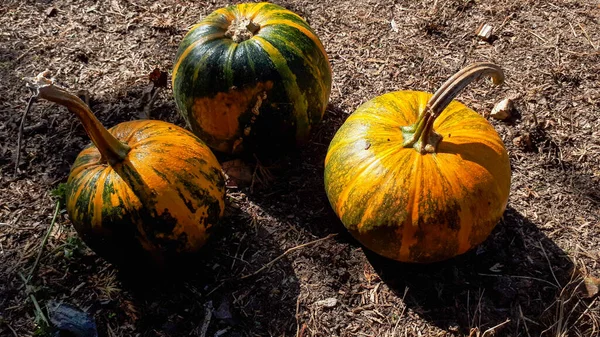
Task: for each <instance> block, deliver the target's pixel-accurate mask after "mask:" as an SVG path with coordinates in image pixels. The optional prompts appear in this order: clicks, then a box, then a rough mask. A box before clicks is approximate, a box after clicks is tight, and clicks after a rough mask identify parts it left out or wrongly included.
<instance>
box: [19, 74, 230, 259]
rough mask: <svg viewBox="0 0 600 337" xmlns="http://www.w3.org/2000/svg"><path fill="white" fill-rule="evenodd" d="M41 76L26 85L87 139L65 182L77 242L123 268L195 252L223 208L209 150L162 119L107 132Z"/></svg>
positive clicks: (221, 185) (221, 180)
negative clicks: (71, 118) (71, 119)
mask: <svg viewBox="0 0 600 337" xmlns="http://www.w3.org/2000/svg"><path fill="white" fill-rule="evenodd" d="M43 75H44V74H40V75H39V76H38V77H36V78H35V79H32V80H31V81H30V83H29V84H28V85H29V86H31V87H33V88H35V89H36V90H37V91H38V92H39V97H40V98H43V99H47V100H49V101H52V102H55V103H58V104H61V105H64V106H65V107H67V108H68V109H69V111H71V112H73V113H74V114H75V115H76V116H77V117H78V118H79V120H80V121H81V123H82V124H83V127H84V129H85V131H86V132H87V134H88V135H89V137H90V138H91V140H92V144H90V145H89V146H87V147H86V148H85V149H83V150H82V151H81V152H80V153H79V155H78V156H77V159H76V160H75V163H74V164H73V166H72V168H71V172H70V174H69V179H68V181H67V188H66V209H67V213H68V214H69V218H70V220H71V222H72V223H73V226H74V227H75V229H76V230H77V233H78V234H79V236H80V237H81V238H82V239H83V241H84V242H85V243H86V244H87V245H88V246H89V247H90V248H91V249H92V250H94V251H95V252H96V253H98V255H100V256H102V257H104V258H106V259H107V260H109V261H111V262H114V263H117V264H122V265H127V266H147V265H154V266H157V267H166V266H169V267H171V266H173V265H175V266H177V265H178V263H177V262H179V261H182V260H184V261H185V260H187V259H184V258H186V257H189V256H191V255H192V253H195V252H197V251H199V250H200V248H201V247H202V246H203V245H204V244H205V243H206V241H207V240H208V237H209V235H210V232H211V231H212V229H213V228H214V227H215V226H216V225H217V223H218V221H219V219H220V218H221V217H222V216H223V212H224V208H225V202H224V198H225V177H224V174H223V172H222V170H221V166H220V165H219V162H218V161H217V159H216V158H215V156H214V155H213V153H212V152H211V150H210V148H209V147H208V146H206V144H204V142H202V140H200V139H199V138H198V137H196V136H194V135H193V134H192V133H191V132H189V131H188V130H185V129H183V128H181V127H179V126H176V125H174V124H171V123H167V122H163V121H157V120H137V121H129V122H124V123H121V124H118V125H116V126H114V127H112V128H111V129H110V130H107V129H105V128H104V127H103V126H102V124H101V123H100V121H98V119H97V118H96V117H95V116H94V115H93V113H92V111H91V110H90V109H89V107H88V106H87V105H86V104H85V103H84V102H83V101H81V100H80V99H79V98H78V97H76V96H74V95H72V94H70V93H68V92H67V91H65V90H63V89H61V88H59V87H56V86H55V85H54V83H53V82H52V81H51V80H49V79H47V78H45V77H44V76H43Z"/></svg>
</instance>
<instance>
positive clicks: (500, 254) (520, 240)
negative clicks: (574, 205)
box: [363, 207, 574, 336]
mask: <svg viewBox="0 0 600 337" xmlns="http://www.w3.org/2000/svg"><path fill="white" fill-rule="evenodd" d="M363 250H364V252H365V256H366V257H367V259H368V260H369V262H370V263H371V265H372V266H373V268H374V269H375V271H376V273H377V274H378V275H379V277H380V278H381V280H382V281H383V282H384V283H385V284H386V285H387V286H388V287H389V288H390V289H391V290H392V291H394V292H395V293H396V295H397V296H401V297H403V298H404V302H405V304H406V306H407V307H408V308H411V309H412V310H414V311H415V312H417V313H418V314H419V315H421V316H422V317H423V318H425V319H427V320H428V321H430V322H431V323H433V324H435V325H437V326H438V327H440V328H442V329H451V330H458V331H460V332H461V333H464V334H467V335H469V334H470V331H471V329H472V328H478V329H479V331H480V332H481V333H483V332H484V331H485V330H486V329H489V328H492V327H494V326H497V325H499V324H502V323H504V322H505V321H506V320H507V319H509V320H510V321H509V322H508V323H506V324H503V325H502V326H501V327H499V328H497V329H498V330H499V331H498V332H499V333H500V335H507V336H508V335H531V336H540V335H541V333H542V332H543V331H544V330H545V329H547V328H548V327H551V326H552V325H553V324H554V323H555V322H556V321H557V319H558V317H557V312H558V311H557V305H558V304H559V303H561V301H564V299H563V298H562V297H561V295H562V294H561V290H563V288H564V287H565V286H566V285H567V284H569V282H570V280H571V279H572V275H573V272H574V264H573V262H572V261H571V260H570V259H569V257H568V256H567V254H566V253H565V252H564V251H563V250H561V249H560V248H559V247H558V246H557V245H556V244H555V243H554V242H552V240H550V239H549V238H548V237H546V236H545V235H544V234H543V233H542V232H541V231H540V230H539V229H538V228H537V227H536V226H535V224H533V223H532V222H530V221H529V220H528V219H527V218H526V217H524V216H523V215H522V214H521V213H519V212H518V211H517V210H515V209H514V208H511V207H508V209H507V210H506V211H505V213H504V216H503V219H502V221H501V222H500V223H499V224H498V226H496V228H495V229H494V231H493V232H492V234H491V235H490V237H489V238H488V239H487V240H486V241H485V242H484V243H482V244H481V245H480V246H479V247H477V248H475V249H473V250H471V251H469V252H467V253H465V254H463V255H461V256H458V257H456V258H453V259H451V260H448V261H444V262H438V263H432V264H425V265H418V264H406V263H399V262H396V261H392V260H389V259H387V258H384V257H381V256H379V255H377V254H375V253H373V252H371V251H369V250H367V249H366V248H363ZM500 329H501V331H500Z"/></svg>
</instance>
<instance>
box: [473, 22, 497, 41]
mask: <svg viewBox="0 0 600 337" xmlns="http://www.w3.org/2000/svg"><path fill="white" fill-rule="evenodd" d="M493 32H494V27H492V25H490V24H487V23H484V24H482V25H481V26H479V28H478V29H477V31H476V34H477V37H478V38H480V39H482V40H483V41H489V40H490V39H491V38H492V33H493Z"/></svg>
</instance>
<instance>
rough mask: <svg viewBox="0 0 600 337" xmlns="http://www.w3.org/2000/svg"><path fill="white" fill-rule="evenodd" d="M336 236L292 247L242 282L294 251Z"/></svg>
mask: <svg viewBox="0 0 600 337" xmlns="http://www.w3.org/2000/svg"><path fill="white" fill-rule="evenodd" d="M336 235H337V234H329V235H327V236H326V237H324V238H320V239H317V240H314V241H311V242H307V243H303V244H301V245H299V246H296V247H292V248H290V249H288V250H286V251H285V252H283V254H281V255H279V256H278V257H276V258H274V259H273V260H271V262H269V263H267V264H265V265H264V266H262V267H261V268H260V269H258V270H257V271H255V272H254V273H252V274H248V275H244V276H242V277H240V279H241V280H243V279H246V278H248V277H252V276H255V275H257V274H259V273H260V272H261V271H263V270H265V269H267V268H269V267H270V266H271V265H273V264H274V263H275V262H277V261H279V260H281V259H282V258H284V257H285V256H286V255H287V254H289V253H291V252H293V251H295V250H298V249H300V248H304V247H306V246H311V245H314V244H315V243H319V242H321V241H325V240H327V239H330V238H332V237H334V236H336Z"/></svg>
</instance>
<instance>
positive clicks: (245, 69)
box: [172, 3, 331, 154]
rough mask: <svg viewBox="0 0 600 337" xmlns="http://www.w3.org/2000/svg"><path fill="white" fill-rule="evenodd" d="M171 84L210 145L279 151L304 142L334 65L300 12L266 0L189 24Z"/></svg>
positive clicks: (226, 150) (186, 113) (318, 115)
mask: <svg viewBox="0 0 600 337" xmlns="http://www.w3.org/2000/svg"><path fill="white" fill-rule="evenodd" d="M172 84H173V94H174V97H175V102H176V104H177V107H178V110H179V112H180V113H181V114H182V116H183V117H184V119H185V121H186V123H187V124H188V126H189V127H190V128H191V130H192V131H193V132H194V133H195V134H196V135H198V137H200V138H201V139H202V140H204V141H205V142H206V143H207V144H208V145H209V146H210V147H212V148H213V149H215V150H218V151H221V152H224V153H229V154H231V153H237V154H239V153H277V152H278V151H280V150H281V151H286V150H287V149H289V148H290V147H294V146H296V145H302V144H305V143H306V142H307V140H308V138H309V135H310V130H311V127H312V126H313V125H315V124H316V123H318V122H319V121H320V120H321V118H322V117H323V113H324V111H325V107H326V105H327V102H328V100H329V94H330V92H331V68H330V65H329V60H328V57H327V54H326V52H325V49H324V48H323V45H322V44H321V41H320V40H319V38H318V37H317V35H316V34H315V32H314V31H313V30H312V29H311V28H310V26H309V25H308V24H307V23H306V22H305V21H304V20H303V19H302V18H301V17H300V16H298V15H297V14H295V13H293V12H291V11H289V10H286V9H284V8H282V7H280V6H277V5H274V4H270V3H244V4H239V5H234V6H229V7H226V8H221V9H218V10H216V11H214V12H212V13H211V14H210V15H208V16H207V17H206V18H204V19H203V20H202V21H200V22H199V23H198V24H196V25H195V26H193V27H191V28H190V30H189V32H188V33H187V34H186V36H185V37H184V38H183V40H182V41H181V43H180V45H179V50H178V52H177V56H176V61H175V65H174V68H173V73H172Z"/></svg>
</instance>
